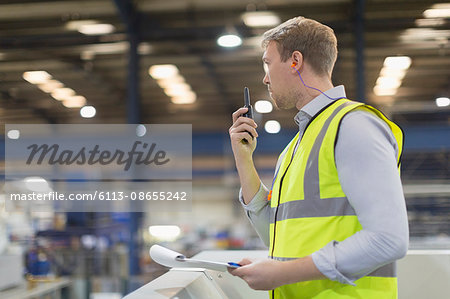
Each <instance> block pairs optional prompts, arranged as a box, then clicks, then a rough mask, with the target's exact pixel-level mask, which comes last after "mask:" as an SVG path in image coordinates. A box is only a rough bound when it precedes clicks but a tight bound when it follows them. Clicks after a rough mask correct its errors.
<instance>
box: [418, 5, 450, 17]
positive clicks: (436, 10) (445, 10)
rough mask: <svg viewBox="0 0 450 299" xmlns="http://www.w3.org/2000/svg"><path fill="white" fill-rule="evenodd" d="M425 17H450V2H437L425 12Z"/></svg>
mask: <svg viewBox="0 0 450 299" xmlns="http://www.w3.org/2000/svg"><path fill="white" fill-rule="evenodd" d="M423 15H424V16H425V18H449V17H450V4H448V3H447V4H444V3H441V4H435V5H433V6H432V7H431V8H430V9H427V10H425V11H424V12H423Z"/></svg>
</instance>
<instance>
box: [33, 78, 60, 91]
mask: <svg viewBox="0 0 450 299" xmlns="http://www.w3.org/2000/svg"><path fill="white" fill-rule="evenodd" d="M38 87H39V89H40V90H42V91H43V92H46V93H51V92H53V91H54V90H55V89H57V88H63V87H64V84H62V83H61V82H59V81H58V80H48V81H47V82H45V83H43V84H39V85H38Z"/></svg>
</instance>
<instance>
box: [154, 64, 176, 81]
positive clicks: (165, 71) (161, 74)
mask: <svg viewBox="0 0 450 299" xmlns="http://www.w3.org/2000/svg"><path fill="white" fill-rule="evenodd" d="M148 73H149V74H150V76H152V78H153V79H167V78H171V77H175V76H176V75H178V68H177V67H176V66H175V65H173V64H159V65H153V66H151V67H150V68H149V70H148Z"/></svg>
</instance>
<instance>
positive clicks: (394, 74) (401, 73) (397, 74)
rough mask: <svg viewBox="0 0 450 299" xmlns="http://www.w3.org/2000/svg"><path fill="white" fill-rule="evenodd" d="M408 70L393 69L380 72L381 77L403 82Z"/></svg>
mask: <svg viewBox="0 0 450 299" xmlns="http://www.w3.org/2000/svg"><path fill="white" fill-rule="evenodd" d="M405 75H406V70H397V69H391V68H386V67H384V68H382V69H381V71H380V77H391V78H397V79H398V80H401V79H403V78H404V77H405Z"/></svg>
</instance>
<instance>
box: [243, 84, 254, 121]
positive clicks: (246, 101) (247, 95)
mask: <svg viewBox="0 0 450 299" xmlns="http://www.w3.org/2000/svg"><path fill="white" fill-rule="evenodd" d="M244 107H245V108H248V111H247V113H244V114H242V116H244V117H248V118H251V119H253V107H252V105H251V104H250V93H249V91H248V87H244Z"/></svg>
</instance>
